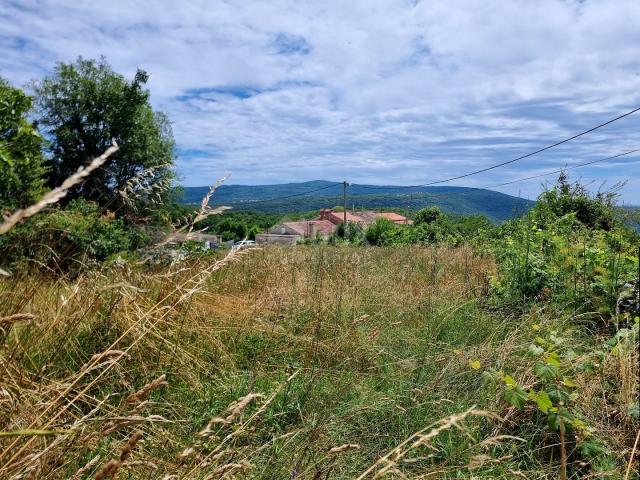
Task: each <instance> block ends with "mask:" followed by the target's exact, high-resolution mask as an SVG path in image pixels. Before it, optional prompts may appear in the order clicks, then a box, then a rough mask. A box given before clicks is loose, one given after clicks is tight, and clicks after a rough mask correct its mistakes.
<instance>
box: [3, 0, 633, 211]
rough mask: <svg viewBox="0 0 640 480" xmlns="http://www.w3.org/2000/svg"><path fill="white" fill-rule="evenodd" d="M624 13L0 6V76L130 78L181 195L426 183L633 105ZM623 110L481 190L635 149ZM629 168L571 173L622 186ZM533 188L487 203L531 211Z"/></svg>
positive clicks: (620, 164)
mask: <svg viewBox="0 0 640 480" xmlns="http://www.w3.org/2000/svg"><path fill="white" fill-rule="evenodd" d="M639 26H640V1H637V0H628V1H627V0H586V1H574V0H565V1H560V0H536V1H535V2H532V1H530V0H464V1H463V0H459V1H458V0H447V1H446V2H444V1H436V0H433V1H418V0H413V1H411V0H350V1H348V2H342V1H336V0H330V1H322V0H313V1H312V0H309V1H294V0H290V1H286V0H282V1H280V0H269V1H253V0H237V1H235V0H234V1H222V0H209V1H196V0H189V1H177V0H176V1H160V0H154V1H144V2H142V1H139V2H138V1H123V0H110V1H104V2H101V1H81V0H74V1H71V0H67V1H54V0H41V1H32V0H20V1H9V0H0V75H2V76H4V77H6V78H8V79H9V80H10V81H11V82H13V83H14V84H15V85H17V86H23V85H25V84H26V83H27V82H28V81H29V80H31V79H34V78H41V77H42V76H45V75H47V74H49V73H50V72H51V70H52V68H53V66H54V65H55V63H56V62H57V61H63V62H69V61H73V60H74V59H75V58H76V57H78V56H79V55H82V56H84V57H98V56H100V55H105V56H106V57H107V60H108V61H109V62H110V63H111V64H112V66H113V67H114V69H116V70H117V71H118V72H120V73H122V74H124V75H126V76H128V77H130V78H131V77H132V76H133V74H134V72H135V70H136V68H137V67H141V68H144V69H145V70H147V71H148V72H149V73H150V75H151V78H150V82H149V88H150V90H151V92H152V101H153V103H154V106H155V107H156V108H158V109H162V110H164V111H166V112H167V113H168V114H169V116H170V118H171V120H172V122H173V128H174V134H175V137H176V140H177V143H178V146H179V154H180V158H179V162H178V165H179V170H180V173H181V174H182V175H183V180H184V184H186V185H204V184H207V183H210V182H212V181H214V180H215V179H216V178H218V177H220V176H222V175H223V174H226V173H231V179H230V183H243V184H253V183H261V184H262V183H284V182H293V181H304V180H313V179H327V180H338V181H341V180H343V179H347V180H349V181H352V182H357V183H376V184H390V183H392V184H418V183H423V182H431V181H434V180H439V179H443V178H447V177H451V176H454V175H459V174H461V173H465V172H468V171H472V170H476V169H479V168H483V167H486V166H488V165H491V164H493V163H498V162H502V161H505V160H508V159H510V158H513V157H516V156H519V155H521V154H524V153H527V152H529V151H531V150H535V149H537V148H539V147H541V146H544V145H546V144H549V143H554V142H555V141H557V140H560V139H562V138H565V137H568V136H571V135H572V134H574V133H577V132H579V131H581V130H584V129H587V128H590V127H592V126H594V125H596V124H599V123H602V122H604V121H606V120H608V119H610V118H613V117H615V116H617V115H619V114H621V113H624V112H626V111H629V110H631V109H633V108H635V107H636V106H639V105H640V28H639ZM639 126H640V112H639V113H638V114H636V115H633V116H630V117H627V118H626V119H624V120H621V121H619V122H617V123H615V124H614V125H611V126H609V127H606V128H604V129H601V130H598V131H597V132H594V133H593V134H590V135H588V136H585V137H582V138H580V139H578V140H575V141H573V142H570V143H568V144H566V145H564V146H562V147H560V148H557V149H553V150H551V151H548V152H545V153H544V154H541V155H538V156H535V157H532V158H530V159H527V160H525V161H522V162H517V163H515V164H512V165H509V166H508V167H504V168H500V169H496V170H493V171H491V172H487V173H485V174H481V175H477V176H473V177H469V178H466V179H464V180H460V181H458V182H456V183H455V184H456V185H464V186H476V187H481V186H486V185H493V184H496V183H501V182H506V181H509V180H513V179H518V178H520V177H525V176H529V175H535V174H538V173H542V172H545V171H547V170H552V169H555V168H558V167H561V166H563V165H566V164H572V163H578V162H584V161H589V160H594V159H597V158H600V157H606V156H610V155H615V154H618V153H621V152H624V151H627V150H631V149H634V148H640V134H639V132H638V127H639ZM639 167H640V156H628V157H622V158H620V159H619V160H617V161H612V162H603V163H601V164H597V165H594V166H592V167H589V168H583V169H578V170H575V171H574V172H575V173H574V175H575V176H579V177H581V178H582V179H583V181H585V182H593V183H591V184H592V186H593V188H594V189H597V188H598V187H600V185H601V184H602V182H604V181H606V182H607V185H611V184H612V183H615V182H616V181H618V180H628V183H627V186H626V188H625V190H624V193H623V199H624V201H625V202H627V203H636V204H640V168H639ZM541 181H542V180H541V179H535V180H531V181H526V182H521V183H518V184H515V185H509V186H505V187H502V188H500V190H501V191H504V192H506V193H512V194H518V193H520V194H521V195H522V196H524V197H534V196H535V195H536V193H537V192H538V191H539V189H540V183H541Z"/></svg>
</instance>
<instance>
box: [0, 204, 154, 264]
mask: <svg viewBox="0 0 640 480" xmlns="http://www.w3.org/2000/svg"><path fill="white" fill-rule="evenodd" d="M148 241H149V237H148V235H147V234H146V233H145V232H144V231H143V230H141V229H140V228H139V227H135V226H132V225H128V224H127V223H126V222H125V221H124V220H123V219H119V218H115V215H113V214H112V213H111V212H107V213H105V214H103V213H102V210H101V208H100V207H99V206H98V205H97V204H95V203H93V202H87V201H85V200H74V201H72V202H71V203H70V204H69V205H68V207H67V208H65V209H60V208H58V209H54V210H51V211H50V212H48V213H45V214H41V215H39V216H37V217H34V218H33V219H31V220H29V221H27V222H25V223H24V224H22V225H19V226H17V227H16V228H14V229H13V230H12V231H10V232H9V233H8V234H7V235H4V236H2V237H0V249H2V251H3V252H5V256H4V258H3V262H5V263H16V262H18V261H20V260H22V261H25V260H27V261H29V260H30V261H35V262H36V263H38V264H41V265H45V266H47V267H50V268H55V269H62V270H67V269H69V268H71V266H72V265H75V266H78V265H79V263H80V262H86V261H91V260H97V261H101V260H105V259H107V258H108V257H109V256H111V255H113V254H115V253H118V252H122V251H129V250H133V249H137V248H140V247H141V246H143V245H144V244H145V243H147V242H148Z"/></svg>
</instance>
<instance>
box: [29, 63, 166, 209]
mask: <svg viewBox="0 0 640 480" xmlns="http://www.w3.org/2000/svg"><path fill="white" fill-rule="evenodd" d="M148 78H149V75H148V74H147V73H146V72H145V71H143V70H138V71H137V72H136V74H135V77H134V79H133V80H132V81H128V80H126V79H125V78H124V77H123V76H122V75H119V74H117V73H115V72H114V71H113V69H112V68H111V67H110V66H109V64H108V63H107V62H106V60H105V59H104V58H101V59H100V60H98V61H96V60H86V59H83V58H78V60H77V61H76V62H75V63H71V64H65V63H59V64H58V65H57V66H56V67H55V69H54V73H53V75H51V76H50V77H48V78H45V79H44V80H42V81H41V82H36V83H35V84H34V86H33V88H34V91H35V95H36V105H37V111H38V114H39V125H40V126H41V128H42V129H43V131H44V132H45V135H46V138H47V139H48V140H49V143H48V150H49V154H50V155H49V158H48V163H49V165H50V170H49V175H48V181H49V184H50V185H51V186H56V185H58V184H60V183H61V182H62V181H63V180H64V179H65V178H67V177H68V176H69V175H70V174H72V173H73V172H75V171H76V170H77V169H78V168H79V167H80V166H82V165H85V164H86V163H87V162H89V161H90V160H91V159H92V158H94V157H96V156H98V155H100V154H101V153H102V152H104V150H106V149H107V148H108V147H109V146H110V145H111V142H112V139H113V140H115V141H116V142H117V143H118V144H119V145H120V150H119V151H118V152H117V153H116V154H115V155H113V156H112V157H111V158H110V159H109V161H108V162H107V163H106V164H105V166H104V167H103V168H101V169H100V170H99V171H97V172H95V173H94V174H93V175H91V177H89V178H88V179H87V180H86V181H85V182H84V183H83V184H82V185H80V186H78V187H77V188H76V189H75V190H74V191H72V192H71V194H70V197H71V198H74V197H78V196H82V197H84V198H86V199H89V200H95V201H97V202H99V203H101V204H103V205H105V204H110V205H111V206H113V205H114V203H115V204H116V205H117V204H118V203H119V202H121V201H122V199H121V198H120V196H119V195H118V192H120V191H122V190H123V189H127V188H128V189H130V190H131V189H132V190H136V189H137V190H138V191H148V190H149V186H151V185H157V184H158V183H163V184H164V185H167V186H168V185H169V184H170V181H171V179H172V178H173V171H172V170H171V167H172V165H173V161H174V158H175V154H174V148H175V144H174V140H173V134H172V131H171V125H170V123H169V120H168V119H167V117H166V115H164V114H163V113H160V112H156V111H154V110H153V108H152V107H151V104H150V102H149V91H148V90H147V89H145V88H144V85H145V84H146V83H147V80H148ZM140 178H142V179H143V183H142V184H138V183H137V179H140ZM129 193H130V194H131V193H132V192H129ZM158 193H161V192H154V194H158Z"/></svg>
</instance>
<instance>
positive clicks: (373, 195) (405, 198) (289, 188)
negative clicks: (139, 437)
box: [182, 180, 534, 222]
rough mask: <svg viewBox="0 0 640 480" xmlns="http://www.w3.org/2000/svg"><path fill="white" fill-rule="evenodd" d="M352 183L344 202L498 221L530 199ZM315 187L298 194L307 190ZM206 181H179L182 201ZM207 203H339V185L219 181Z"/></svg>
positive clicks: (290, 206) (251, 206)
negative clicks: (195, 183)
mask: <svg viewBox="0 0 640 480" xmlns="http://www.w3.org/2000/svg"><path fill="white" fill-rule="evenodd" d="M370 187H371V186H369V185H353V186H351V187H349V190H348V205H349V208H354V207H355V208H356V209H360V208H373V209H379V208H392V209H405V208H409V209H412V210H416V209H420V208H423V207H426V206H437V207H439V208H440V209H441V210H443V211H444V212H447V213H454V214H463V215H472V214H480V215H485V216H486V217H487V218H489V219H491V220H493V221H496V222H501V221H504V220H508V219H510V218H514V217H515V216H518V215H521V214H522V213H523V212H524V211H526V210H527V209H528V208H531V206H533V204H534V202H533V201H529V200H525V199H521V198H517V197H513V196H511V195H505V194H503V193H499V192H494V191H492V190H485V189H480V188H467V187H416V188H398V187H393V186H384V187H383V188H381V187H379V186H376V187H375V188H370ZM318 189H322V190H319V191H317V192H313V193H309V194H308V195H304V196H295V197H291V198H281V199H277V200H270V199H275V198H277V197H286V196H290V195H299V194H303V193H305V192H309V191H311V190H318ZM207 191H208V187H184V190H183V193H182V202H183V203H185V204H198V203H200V201H201V200H202V197H203V196H204V195H205V194H206V193H207ZM211 204H212V205H229V206H232V207H233V208H234V209H235V210H254V211H260V212H271V213H285V212H294V211H309V210H316V209H319V208H322V207H333V206H335V205H341V204H342V185H341V184H337V185H334V184H333V182H328V181H324V180H316V181H312V182H303V183H285V184H278V185H222V186H221V187H219V188H218V190H217V191H216V193H215V194H214V196H213V197H212V200H211Z"/></svg>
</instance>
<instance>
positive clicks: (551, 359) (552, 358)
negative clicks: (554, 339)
mask: <svg viewBox="0 0 640 480" xmlns="http://www.w3.org/2000/svg"><path fill="white" fill-rule="evenodd" d="M544 363H546V364H547V365H553V366H554V367H559V366H560V357H559V356H558V354H557V353H556V352H551V353H550V354H549V355H547V356H546V357H544Z"/></svg>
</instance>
